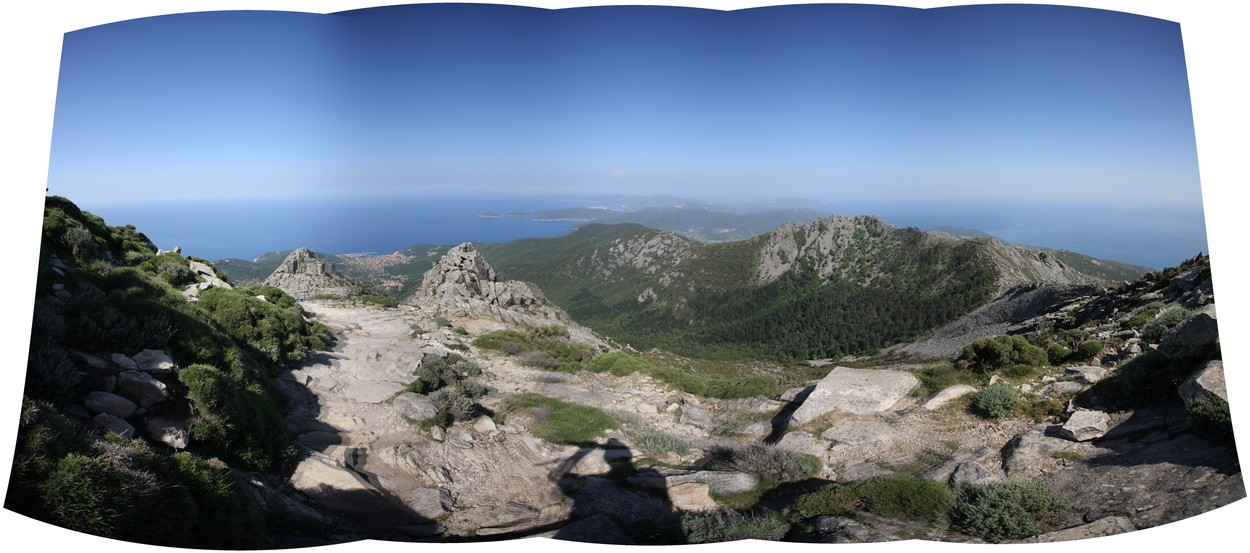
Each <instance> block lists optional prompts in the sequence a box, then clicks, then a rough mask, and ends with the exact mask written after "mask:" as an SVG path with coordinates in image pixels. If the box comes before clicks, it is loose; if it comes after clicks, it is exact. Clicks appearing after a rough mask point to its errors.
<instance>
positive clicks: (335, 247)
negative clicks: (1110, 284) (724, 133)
mask: <svg viewBox="0 0 1250 553" xmlns="http://www.w3.org/2000/svg"><path fill="white" fill-rule="evenodd" d="M575 205H586V203H585V201H584V200H583V201H570V200H569V199H568V198H566V197H554V196H536V195H500V194H492V195H444V196H429V195H425V196H416V195H414V196H387V197H330V198H326V197H292V198H282V199H256V198H248V199H238V200H194V201H186V200H183V201H168V202H144V203H121V202H106V203H101V204H99V205H92V204H89V203H83V204H80V207H81V208H83V209H85V210H87V211H90V212H92V213H95V214H96V215H99V216H101V217H103V218H104V219H105V221H106V222H107V223H108V224H110V225H122V224H133V225H135V226H136V227H137V228H138V229H139V230H140V231H141V232H143V233H145V234H146V235H147V236H148V237H149V238H150V239H151V240H152V241H153V242H154V243H155V244H156V245H157V246H158V247H160V248H162V249H172V248H173V247H175V246H179V247H181V248H182V252H183V253H184V254H185V255H193V256H196V257H201V258H204V259H209V260H219V259H225V258H239V259H249V260H250V259H254V258H256V257H257V256H259V255H261V254H262V253H266V252H272V251H282V250H292V249H295V248H298V247H302V246H303V247H308V248H311V249H313V250H316V251H320V252H324V253H332V254H343V253H378V254H387V253H391V252H395V251H398V250H401V249H404V248H407V247H410V246H414V245H417V244H459V243H461V242H507V241H511V240H516V239H519V238H551V237H556V236H561V235H563V234H566V233H568V232H570V231H572V230H573V229H574V228H576V226H577V225H578V224H580V223H578V222H575V221H539V220H534V219H530V218H524V217H482V215H483V214H486V213H515V212H530V211H542V210H551V209H560V208H566V207H572V206H575ZM806 208H807V209H812V210H815V211H819V212H823V213H837V214H842V215H877V216H879V217H881V218H882V219H884V220H885V221H886V222H888V223H890V224H892V225H894V226H897V227H917V228H920V229H922V230H928V229H932V228H935V227H943V226H948V227H959V228H963V229H970V230H976V231H981V232H984V233H988V234H991V235H994V236H996V237H998V238H1000V239H1002V240H1004V241H1006V242H1010V243H1016V244H1025V245H1031V246H1041V247H1047V248H1059V249H1067V250H1072V251H1075V252H1078V253H1082V254H1086V255H1090V256H1094V257H1098V258H1102V259H1110V260H1114V261H1121V262H1124V263H1131V264H1134V265H1141V266H1145V267H1149V268H1153V269H1160V268H1164V267H1169V266H1175V265H1178V264H1179V263H1181V262H1182V261H1184V260H1186V259H1189V258H1191V257H1193V256H1194V255H1195V254H1197V253H1200V252H1206V251H1207V238H1206V226H1205V224H1204V219H1203V212H1202V209H1201V207H1175V206H1159V207H1146V208H1132V207H1114V206H1112V207H1109V206H1106V205H1099V206H1088V205H1062V204H1052V205H1038V204H1023V203H1019V202H1016V203H1004V204H996V203H991V202H982V203H975V202H954V201H952V202H946V203H942V202H938V203H935V202H910V203H909V202H836V201H831V202H824V203H814V204H812V205H809V206H806Z"/></svg>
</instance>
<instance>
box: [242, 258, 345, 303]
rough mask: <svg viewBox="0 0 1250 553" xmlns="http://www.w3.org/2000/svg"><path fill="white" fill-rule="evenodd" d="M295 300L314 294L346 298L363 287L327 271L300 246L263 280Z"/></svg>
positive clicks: (326, 268) (307, 297) (324, 264)
mask: <svg viewBox="0 0 1250 553" xmlns="http://www.w3.org/2000/svg"><path fill="white" fill-rule="evenodd" d="M264 285H265V286H273V287H274V288H278V289H280V290H282V291H283V292H286V293H287V294H290V295H291V296H292V297H294V298H295V299H297V300H306V299H309V298H312V297H314V296H319V295H320V296H338V297H347V296H354V295H359V294H363V293H364V292H365V289H364V286H362V285H361V284H360V283H358V282H354V281H352V280H350V279H348V278H346V277H344V276H342V275H339V274H337V273H335V272H333V271H331V270H330V267H329V265H327V264H326V262H325V261H324V260H322V259H319V258H318V257H317V255H316V254H315V253H313V252H312V250H310V249H308V248H299V249H297V250H295V251H293V252H291V254H290V255H288V256H287V257H286V259H284V260H283V261H282V264H281V265H279V266H278V268H277V269H275V270H274V272H273V274H271V275H269V277H268V278H266V279H265V281H264Z"/></svg>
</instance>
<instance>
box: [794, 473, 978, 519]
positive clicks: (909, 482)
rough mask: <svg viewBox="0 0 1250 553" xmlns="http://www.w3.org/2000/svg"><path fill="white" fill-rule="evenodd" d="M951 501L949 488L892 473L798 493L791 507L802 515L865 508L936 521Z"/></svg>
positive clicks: (837, 513) (846, 512)
mask: <svg viewBox="0 0 1250 553" xmlns="http://www.w3.org/2000/svg"><path fill="white" fill-rule="evenodd" d="M953 503H954V499H953V498H952V497H951V494H950V492H949V491H948V490H947V488H946V486H944V485H942V484H941V483H938V482H935V481H933V480H927V479H918V478H914V477H911V476H904V475H897V474H895V475H888V476H879V477H876V478H869V479H866V480H860V481H858V482H852V483H849V484H830V485H828V486H825V487H824V488H821V489H820V490H818V491H815V492H811V493H808V494H805V495H803V496H801V497H799V499H798V501H796V502H795V504H794V507H793V511H794V512H795V513H796V514H798V515H799V516H801V517H803V518H811V517H816V516H847V515H850V514H852V513H854V512H856V511H865V512H868V513H872V514H874V515H879V516H883V517H892V518H902V519H907V520H920V521H926V522H931V523H940V522H942V521H944V520H945V519H946V517H947V513H948V512H949V511H950V509H951V506H952V505H953Z"/></svg>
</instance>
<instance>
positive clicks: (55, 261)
mask: <svg viewBox="0 0 1250 553" xmlns="http://www.w3.org/2000/svg"><path fill="white" fill-rule="evenodd" d="M852 222H854V223H855V224H856V225H871V224H872V221H870V220H860V221H852ZM848 224H849V223H848ZM813 228H814V229H815V230H821V229H820V228H819V226H817V227H813ZM848 228H849V227H848ZM865 228H868V227H865ZM44 229H45V231H44V232H45V237H44V240H45V249H44V252H43V253H42V254H41V259H40V274H39V285H38V290H37V294H36V302H35V311H34V319H33V321H32V322H33V327H32V345H31V352H30V356H29V360H30V361H29V366H28V372H27V379H26V385H25V390H24V393H25V397H24V401H23V409H22V416H21V421H20V426H19V432H18V442H17V447H16V448H15V461H14V467H13V471H12V478H11V480H10V486H9V490H8V493H7V495H6V502H5V506H6V507H7V508H9V509H12V510H14V511H16V512H19V513H22V514H24V515H26V516H30V517H32V518H36V519H39V520H43V521H47V522H50V523H53V524H56V525H58V526H62V527H66V528H70V529H73V530H76V531H81V532H87V533H91V534H95V535H100V536H105V537H109V538H114V539H119V540H123V541H132V542H139V543H149V544H159V545H170V546H180V547H195V548H221V549H244V548H275V547H304V546H317V545H327V544H334V543H342V542H348V541H355V540H361V539H382V540H395V541H422V542H467V541H485V540H499V539H506V538H519V537H535V536H541V537H548V538H554V539H560V540H571V541H579V542H593V543H610V544H640V545H651V544H687V543H710V542H723V541H729V540H738V539H748V538H750V539H761V540H775V541H790V542H807V543H862V542H879V541H892V540H905V539H922V540H932V541H947V542H972V543H980V542H989V543H1002V542H1038V541H1040V542H1052V541H1065V540H1072V539H1081V538H1088V537H1098V536H1105V535H1111V534H1117V533H1124V532H1129V531H1133V530H1139V529H1145V528H1151V527H1156V526H1159V525H1162V524H1166V523H1169V522H1173V521H1178V520H1182V519H1185V518H1188V517H1191V516H1194V515H1197V514H1200V513H1204V512H1207V511H1210V510H1212V509H1217V508H1220V507H1222V506H1225V505H1227V504H1229V503H1231V502H1234V501H1238V500H1240V499H1242V498H1244V497H1245V485H1244V481H1243V477H1242V473H1241V470H1240V462H1239V459H1238V455H1237V451H1236V448H1235V444H1234V440H1233V434H1232V428H1231V418H1230V416H1229V402H1230V398H1229V392H1228V389H1227V388H1228V387H1227V385H1226V382H1225V380H1224V360H1223V358H1222V354H1221V350H1220V337H1219V332H1218V312H1217V310H1216V305H1215V287H1214V284H1213V278H1212V275H1211V270H1210V262H1209V259H1207V258H1206V257H1205V256H1202V255H1199V256H1196V257H1194V258H1192V259H1189V260H1186V261H1185V262H1184V263H1182V264H1181V265H1179V266H1177V267H1172V268H1168V269H1165V270H1162V271H1154V272H1150V273H1147V274H1145V275H1144V276H1142V277H1141V278H1139V279H1136V280H1132V281H1126V282H1122V283H1119V284H1116V285H1111V286H1103V285H1099V284H1094V283H1086V282H1076V283H1073V282H1045V281H1042V282H1036V283H1032V284H1017V285H1012V286H1007V287H1006V288H1004V290H1003V291H1002V292H1001V293H999V294H998V295H997V296H996V297H993V298H990V299H989V300H988V301H986V302H982V303H981V304H980V305H979V306H978V307H976V308H975V309H971V310H970V311H968V312H965V313H964V314H963V315H962V316H960V317H958V318H957V319H956V320H954V321H953V322H949V323H947V324H943V325H934V326H936V328H931V330H929V331H928V332H927V333H926V334H923V335H922V336H921V337H920V338H919V339H917V340H909V341H908V342H907V343H905V344H901V345H898V346H895V347H891V348H884V349H880V350H876V351H872V352H870V353H868V354H863V355H843V356H839V357H836V358H824V359H810V360H805V361H801V362H787V361H784V360H775V359H770V358H761V357H751V356H738V357H734V356H732V355H726V354H725V352H724V351H717V353H718V355H705V356H702V357H697V356H682V355H678V354H676V353H674V352H672V351H666V350H664V349H663V348H650V349H646V350H645V351H643V350H642V349H641V348H639V349H635V348H634V347H631V346H630V345H629V344H622V343H620V342H618V341H617V340H614V339H613V337H611V336H607V335H602V334H600V333H598V332H596V331H595V330H592V329H591V328H588V327H587V326H583V325H582V324H579V322H578V321H577V320H575V319H574V317H571V316H570V315H569V311H568V310H566V309H565V308H564V307H562V305H565V306H575V305H577V302H579V301H580V302H583V304H586V303H591V304H594V305H595V306H596V309H599V310H600V311H601V312H603V313H604V314H605V316H606V315H611V314H612V312H611V311H610V310H609V309H607V307H610V306H605V304H602V303H596V302H599V301H600V300H599V299H596V298H594V297H592V296H591V295H589V294H583V295H578V294H576V293H574V294H564V295H563V296H562V297H565V298H566V300H567V301H565V303H563V304H557V302H556V301H553V300H552V299H549V296H547V295H545V294H544V293H543V291H541V290H540V289H539V288H538V286H536V285H534V284H532V283H528V282H521V281H515V280H507V279H503V278H501V276H500V273H499V271H497V270H496V268H495V267H494V266H492V264H491V263H490V262H489V260H488V258H487V255H486V254H484V253H483V250H480V249H479V248H477V247H475V246H473V245H471V244H461V245H459V246H456V247H452V248H450V249H447V250H445V253H443V254H442V255H440V256H438V257H437V258H435V259H433V260H432V261H431V262H430V265H429V269H428V270H427V271H426V272H425V273H424V274H423V276H422V278H421V282H420V285H419V286H418V287H416V288H415V291H413V292H411V293H410V294H408V295H407V297H405V298H404V301H402V302H395V301H391V302H380V301H373V300H375V299H376V297H372V298H371V297H370V296H364V295H359V294H358V293H357V292H356V290H358V289H357V288H355V286H356V285H355V284H353V283H351V282H350V281H346V280H345V279H342V278H341V277H337V276H336V275H335V274H334V272H333V271H332V270H331V268H330V267H328V266H327V265H326V264H325V263H324V262H323V261H322V260H319V259H317V258H316V257H315V256H314V255H313V254H311V252H309V251H307V250H300V251H296V252H295V253H292V254H291V255H290V256H288V257H287V259H286V260H285V261H284V262H283V264H282V266H281V267H280V268H279V269H278V270H277V271H274V275H273V276H272V277H271V281H270V282H269V283H268V284H267V285H257V284H231V283H230V282H229V279H228V278H226V277H225V276H224V275H221V274H219V273H217V271H216V269H215V268H214V267H213V266H212V264H209V263H205V262H203V261H201V260H198V259H194V258H185V257H183V256H182V255H181V253H180V252H178V251H172V252H164V251H159V250H157V249H156V248H155V247H153V246H152V244H151V243H150V242H149V241H148V240H147V239H146V237H144V236H143V235H142V234H140V233H138V232H137V231H136V230H135V229H133V228H131V227H108V226H106V225H104V224H103V222H102V221H101V220H99V219H98V218H94V217H93V216H91V215H90V214H86V213H84V212H81V211H79V210H78V209H77V208H76V207H75V206H73V204H71V203H69V202H68V201H67V200H64V199H61V198H53V199H50V201H49V207H48V209H47V212H46V215H45V225H44ZM626 230H628V229H626ZM793 230H794V229H791V231H793ZM826 230H828V229H826ZM886 230H888V229H886ZM630 232H632V231H630ZM821 232H824V231H821ZM882 232H883V233H884V232H885V231H884V230H883V231H882ZM870 234H871V233H869V232H867V231H865V233H864V235H863V236H865V237H867V236H870ZM650 236H651V237H650V238H648V240H649V241H648V242H646V243H647V244H651V245H650V246H647V248H661V246H663V242H664V240H665V239H664V238H662V237H661V238H657V237H656V236H655V235H650ZM830 236H833V234H830ZM850 236H851V237H852V238H854V236H855V234H854V233H852V234H851V235H850ZM898 239H899V240H910V239H917V240H926V239H927V238H925V237H924V236H921V235H918V234H915V233H904V234H900V235H899V238H898ZM863 240H865V242H864V243H865V244H868V242H867V240H868V238H863ZM606 243H615V242H612V241H608V242H606ZM621 243H622V244H623V243H624V242H621ZM793 243H795V244H798V241H795V242H793ZM883 244H884V243H882V244H876V245H875V246H874V247H876V246H881V247H884V245H883ZM613 247H615V246H613ZM787 247H788V246H787ZM661 249H662V248H661ZM646 251H652V250H651V249H647V250H646ZM625 253H626V252H624V251H616V252H615V254H614V255H625ZM809 254H810V252H809V253H804V254H803V255H809ZM590 255H591V256H590V257H588V258H585V259H587V260H590V261H594V260H595V259H599V260H600V261H602V262H604V263H606V260H611V259H618V260H619V259H626V257H616V258H612V257H599V258H596V257H595V256H594V255H593V252H591V254H590ZM788 255H793V254H787V256H788ZM811 255H814V254H811ZM1029 255H1032V254H1029ZM782 257H785V256H782ZM633 259H635V261H631V262H630V263H629V264H607V265H603V264H601V265H598V266H597V267H598V269H595V270H600V269H602V268H603V267H609V266H610V267H612V269H611V270H612V271H613V272H614V273H622V272H628V271H629V270H635V271H639V273H637V274H642V273H645V272H646V270H647V268H648V267H652V266H653V265H654V263H655V262H656V259H654V258H652V257H647V256H642V257H634V258H633ZM741 259H747V258H740V261H741ZM951 259H954V258H951ZM965 259H971V257H968V258H965ZM588 262H589V261H588ZM987 275H988V273H987ZM861 276H864V277H865V278H870V279H872V280H877V279H879V278H881V275H875V276H874V275H871V274H865V275H861ZM995 282H997V281H994V280H992V279H989V280H985V281H984V282H983V283H988V284H994V283H995ZM336 287H338V288H336ZM786 290H792V289H790V288H787V289H786ZM778 297H781V298H785V297H786V296H784V295H783V296H778ZM692 298H693V296H692ZM791 299H792V300H793V298H791ZM622 301H624V302H625V303H637V300H635V298H633V297H632V296H629V297H625V298H624V299H623V300H622ZM799 313H801V312H799ZM645 320H646V319H639V321H645ZM656 320H660V319H656ZM664 321H665V323H666V324H671V323H672V321H668V320H664ZM631 324H637V322H635V323H631ZM687 324H690V325H694V324H696V321H693V320H692V321H689V322H688V323H687Z"/></svg>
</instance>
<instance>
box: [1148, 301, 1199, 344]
mask: <svg viewBox="0 0 1250 553" xmlns="http://www.w3.org/2000/svg"><path fill="white" fill-rule="evenodd" d="M1193 314H1194V311H1193V310H1190V309H1185V308H1184V307H1181V306H1179V305H1173V306H1172V307H1169V308H1167V309H1164V310H1163V311H1162V312H1161V313H1159V315H1158V316H1156V317H1155V318H1154V320H1152V321H1150V322H1149V323H1146V325H1145V326H1143V327H1142V329H1141V337H1142V339H1143V340H1145V341H1147V342H1152V343H1158V342H1159V341H1160V340H1162V339H1163V337H1164V336H1166V335H1167V333H1168V332H1170V331H1171V330H1172V328H1173V327H1175V326H1176V325H1178V324H1180V322H1181V321H1184V320H1185V319H1188V318H1189V317H1190V316H1191V315H1193Z"/></svg>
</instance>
